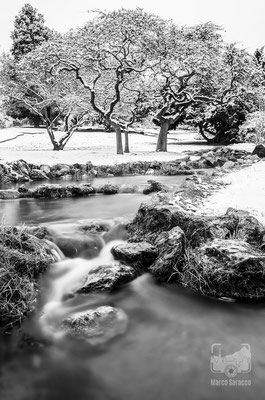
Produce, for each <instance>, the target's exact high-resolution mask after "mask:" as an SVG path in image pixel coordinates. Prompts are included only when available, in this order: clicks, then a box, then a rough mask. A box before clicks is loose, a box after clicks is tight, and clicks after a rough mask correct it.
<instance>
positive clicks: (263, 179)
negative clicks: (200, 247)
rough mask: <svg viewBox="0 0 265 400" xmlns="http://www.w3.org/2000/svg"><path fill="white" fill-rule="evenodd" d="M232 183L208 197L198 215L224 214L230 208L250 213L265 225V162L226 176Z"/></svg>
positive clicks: (226, 179) (225, 178)
mask: <svg viewBox="0 0 265 400" xmlns="http://www.w3.org/2000/svg"><path fill="white" fill-rule="evenodd" d="M223 180H224V181H225V182H227V183H230V185H229V186H225V187H223V188H222V189H221V190H219V191H218V192H216V193H214V194H213V195H212V196H210V197H208V198H207V199H206V201H205V203H204V204H203V205H202V207H201V208H200V209H199V210H198V213H206V214H217V215H218V214H223V213H224V212H225V211H226V210H227V208H228V207H233V208H236V209H240V210H245V211H249V212H250V213H251V214H252V215H254V216H256V217H257V218H258V219H259V220H260V222H262V223H264V224H265V161H260V162H258V163H257V164H253V165H252V166H250V167H247V168H245V169H242V170H240V171H236V172H232V173H231V174H228V175H226V176H225V177H224V178H223Z"/></svg>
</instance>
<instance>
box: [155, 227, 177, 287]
mask: <svg viewBox="0 0 265 400" xmlns="http://www.w3.org/2000/svg"><path fill="white" fill-rule="evenodd" d="M155 244H156V246H157V248H158V253H159V255H158V257H157V259H156V260H155V262H154V263H153V264H152V265H151V266H150V268H149V271H150V272H151V273H152V274H153V275H154V276H155V277H156V279H158V280H160V281H163V282H165V281H168V280H169V279H170V277H171V276H172V275H174V274H175V280H177V278H178V269H179V268H181V266H182V263H183V254H184V251H185V234H184V232H183V230H182V229H180V228H179V227H178V226H177V227H175V228H173V229H171V230H170V231H167V232H162V233H160V235H159V236H158V237H157V239H156V241H155Z"/></svg>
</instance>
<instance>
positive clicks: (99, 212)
mask: <svg viewBox="0 0 265 400" xmlns="http://www.w3.org/2000/svg"><path fill="white" fill-rule="evenodd" d="M149 179H155V180H159V182H161V183H163V184H165V185H167V186H169V187H171V188H172V189H173V190H174V189H175V190H177V189H178V188H179V187H180V185H181V184H182V183H183V182H184V180H185V177H184V176H159V177H150V176H149V177H148V176H129V177H128V176H127V177H111V178H95V179H90V180H82V181H81V183H84V182H91V183H92V184H93V185H104V184H106V183H111V184H113V185H125V184H127V185H133V186H135V187H136V193H134V194H117V195H114V196H103V195H96V196H90V197H88V198H66V199H45V200H43V199H38V200H36V199H19V200H5V201H0V220H1V219H2V220H3V221H4V222H5V223H6V224H13V225H16V224H19V223H26V224H45V223H50V222H55V221H58V222H59V221H60V222H70V221H72V222H73V221H79V220H88V219H102V218H103V219H104V218H105V219H113V218H116V217H121V216H122V217H126V216H132V215H134V214H135V212H136V210H137V208H138V207H139V205H140V203H141V202H142V201H144V200H145V199H146V196H144V195H143V194H142V190H143V188H144V187H145V186H146V185H147V181H148V180H149ZM55 182H56V183H58V182H59V183H60V185H69V180H60V181H55ZM29 185H30V186H31V187H34V186H36V185H37V183H36V182H32V183H30V184H29ZM17 186H19V185H14V184H9V185H8V186H7V187H5V188H8V189H11V188H16V187H17ZM3 188H4V187H2V189H3Z"/></svg>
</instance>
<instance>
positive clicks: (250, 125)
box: [238, 111, 265, 143]
mask: <svg viewBox="0 0 265 400" xmlns="http://www.w3.org/2000/svg"><path fill="white" fill-rule="evenodd" d="M238 139H239V141H241V142H251V143H264V141H265V112H264V111H256V112H253V113H251V114H249V115H248V116H247V119H246V121H245V122H244V123H243V124H242V125H241V127H240V130H239V136H238Z"/></svg>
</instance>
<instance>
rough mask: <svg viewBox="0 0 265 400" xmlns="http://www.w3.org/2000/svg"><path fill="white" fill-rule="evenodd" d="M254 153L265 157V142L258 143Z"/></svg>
mask: <svg viewBox="0 0 265 400" xmlns="http://www.w3.org/2000/svg"><path fill="white" fill-rule="evenodd" d="M252 154H257V156H259V157H260V158H264V157H265V146H264V144H257V146H256V147H255V149H254V150H253V152H252Z"/></svg>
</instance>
